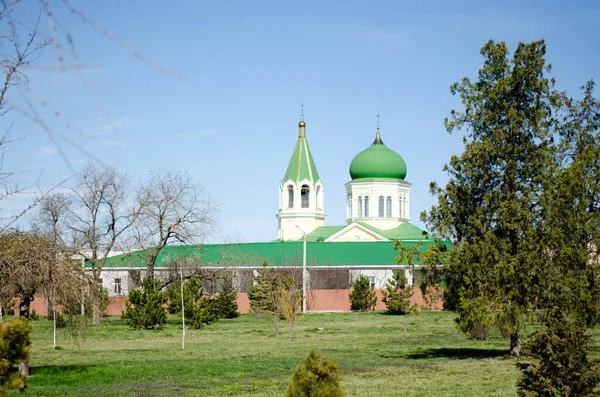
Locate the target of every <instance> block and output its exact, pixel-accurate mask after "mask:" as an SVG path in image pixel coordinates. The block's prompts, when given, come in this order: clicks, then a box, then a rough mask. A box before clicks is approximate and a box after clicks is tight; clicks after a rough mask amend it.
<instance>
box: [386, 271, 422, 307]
mask: <svg viewBox="0 0 600 397" xmlns="http://www.w3.org/2000/svg"><path fill="white" fill-rule="evenodd" d="M413 291H414V287H413V286H412V285H410V286H409V285H408V280H407V279H406V276H405V275H404V272H403V271H401V270H396V271H394V277H393V278H391V279H389V280H388V282H387V285H386V288H385V290H383V291H382V295H383V298H382V299H381V300H382V301H383V303H385V305H386V306H387V313H388V314H408V312H409V311H410V298H411V296H412V294H413Z"/></svg>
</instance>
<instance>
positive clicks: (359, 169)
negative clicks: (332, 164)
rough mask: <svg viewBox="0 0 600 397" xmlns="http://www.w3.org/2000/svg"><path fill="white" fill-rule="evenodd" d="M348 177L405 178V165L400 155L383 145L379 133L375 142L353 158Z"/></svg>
mask: <svg viewBox="0 0 600 397" xmlns="http://www.w3.org/2000/svg"><path fill="white" fill-rule="evenodd" d="M350 177H351V178H352V179H353V180H354V179H359V178H393V179H404V178H405V177H406V163H405V162H404V159H403V158H402V157H400V155H399V154H398V153H396V152H394V151H393V150H391V149H390V148H388V147H387V146H385V145H384V143H383V141H382V140H381V137H380V136H379V131H377V136H376V137H375V141H374V142H373V144H372V145H371V146H369V147H368V148H367V149H365V150H363V151H362V152H360V153H359V154H357V155H356V157H354V159H353V160H352V163H350Z"/></svg>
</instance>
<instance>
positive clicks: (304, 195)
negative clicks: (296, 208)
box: [300, 185, 310, 208]
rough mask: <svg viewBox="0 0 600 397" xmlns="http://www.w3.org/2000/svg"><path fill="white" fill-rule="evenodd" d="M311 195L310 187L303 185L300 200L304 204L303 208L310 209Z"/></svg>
mask: <svg viewBox="0 0 600 397" xmlns="http://www.w3.org/2000/svg"><path fill="white" fill-rule="evenodd" d="M309 194H310V187H308V185H302V190H301V191H300V198H301V202H302V208H308V207H309V200H308V195H309Z"/></svg>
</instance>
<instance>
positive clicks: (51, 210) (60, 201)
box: [33, 192, 72, 321]
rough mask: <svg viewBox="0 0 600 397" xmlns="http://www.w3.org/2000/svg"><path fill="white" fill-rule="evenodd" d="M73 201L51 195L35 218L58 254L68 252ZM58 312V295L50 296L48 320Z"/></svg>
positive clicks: (37, 225) (34, 220)
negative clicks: (69, 222)
mask: <svg viewBox="0 0 600 397" xmlns="http://www.w3.org/2000/svg"><path fill="white" fill-rule="evenodd" d="M71 205H72V201H71V199H70V198H69V196H67V195H66V194H64V193H61V192H54V193H50V194H48V195H46V196H44V197H42V199H41V200H40V203H39V206H38V210H37V213H36V214H35V216H34V218H33V227H34V228H35V229H37V230H39V231H40V232H42V233H44V234H45V235H47V236H48V239H49V240H50V241H51V242H52V244H53V246H54V249H55V250H56V251H57V252H58V251H60V252H68V249H67V244H66V242H65V237H66V234H65V232H66V227H65V224H64V223H65V221H66V217H67V216H68V214H69V211H70V208H71ZM55 311H56V294H50V295H49V296H48V320H53V321H54V312H55Z"/></svg>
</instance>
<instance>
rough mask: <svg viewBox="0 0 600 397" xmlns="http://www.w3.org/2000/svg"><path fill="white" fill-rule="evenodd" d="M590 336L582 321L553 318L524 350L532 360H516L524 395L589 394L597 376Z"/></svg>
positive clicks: (518, 385)
mask: <svg viewBox="0 0 600 397" xmlns="http://www.w3.org/2000/svg"><path fill="white" fill-rule="evenodd" d="M589 342H590V337H589V336H588V335H586V334H585V326H584V324H581V323H577V322H576V321H568V320H565V319H559V320H552V321H550V323H549V324H548V328H546V329H544V330H542V331H538V332H537V333H536V334H534V336H533V337H532V338H531V341H530V342H529V343H528V344H527V346H526V348H525V349H524V350H525V351H524V352H525V355H526V356H527V357H529V358H532V359H533V362H527V363H519V364H518V366H519V367H520V369H521V371H523V377H522V378H521V379H520V380H519V382H518V383H517V387H518V389H519V395H520V396H523V397H545V396H548V397H553V396H565V397H584V396H590V395H592V391H593V390H594V387H595V386H596V383H597V379H598V376H599V375H600V373H599V371H598V368H597V366H595V365H594V364H592V362H591V361H590V360H589V358H588V356H587V355H588V351H589Z"/></svg>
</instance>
